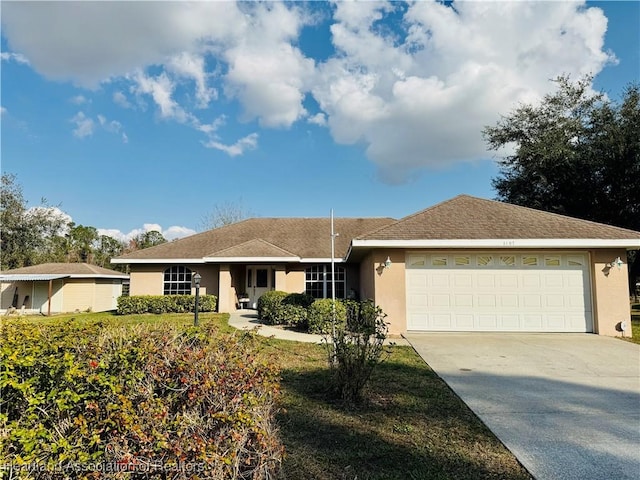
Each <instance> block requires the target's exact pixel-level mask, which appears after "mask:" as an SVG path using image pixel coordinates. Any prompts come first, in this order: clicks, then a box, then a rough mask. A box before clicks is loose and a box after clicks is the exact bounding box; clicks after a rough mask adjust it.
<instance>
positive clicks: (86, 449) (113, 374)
mask: <svg viewBox="0 0 640 480" xmlns="http://www.w3.org/2000/svg"><path fill="white" fill-rule="evenodd" d="M1 340H2V344H1V346H0V362H1V364H2V365H3V369H2V371H1V372H0V412H1V413H0V458H2V461H3V463H5V464H7V465H15V466H19V465H34V466H37V467H38V468H41V469H43V471H40V472H37V474H33V473H29V472H27V471H26V469H25V470H18V468H17V467H16V471H14V472H9V476H11V474H12V473H13V474H14V475H13V478H43V479H45V478H46V479H50V478H78V479H89V478H150V477H149V476H147V475H151V477H155V478H183V479H186V478H215V479H240V478H242V479H267V478H273V476H274V474H275V473H276V472H277V471H278V469H279V465H280V460H281V457H282V453H283V449H282V446H281V444H280V442H279V440H278V438H277V435H276V432H275V430H274V426H273V423H274V420H273V404H274V398H275V396H276V395H277V393H278V383H277V374H278V372H277V371H276V370H275V369H274V368H273V367H272V366H269V365H267V364H264V363H260V362H258V361H257V360H256V357H255V352H256V346H255V344H254V342H255V340H254V338H253V335H251V334H244V335H242V336H234V335H221V334H218V332H217V331H216V330H215V329H214V328H213V327H211V326H204V327H202V328H200V329H198V328H193V327H190V328H186V329H179V328H178V327H175V326H171V325H167V324H159V325H158V324H156V325H142V324H137V325H134V326H129V327H121V326H115V325H103V324H101V323H98V322H82V323H80V322H77V321H68V322H65V323H62V324H56V325H38V324H36V323H33V322H31V323H26V322H17V321H10V322H9V321H7V322H4V325H3V330H2V338H1ZM56 468H57V469H58V470H56ZM60 468H66V469H69V470H68V471H66V473H65V471H63V472H62V473H61V472H60V471H59V470H60ZM108 468H110V469H111V470H109V471H106V470H105V469H108ZM74 469H75V470H74ZM114 469H118V470H119V473H112V472H113V470H114ZM69 472H71V473H69ZM127 472H132V473H127ZM143 472H144V473H143ZM132 474H133V476H131V475H132ZM34 475H35V476H34Z"/></svg>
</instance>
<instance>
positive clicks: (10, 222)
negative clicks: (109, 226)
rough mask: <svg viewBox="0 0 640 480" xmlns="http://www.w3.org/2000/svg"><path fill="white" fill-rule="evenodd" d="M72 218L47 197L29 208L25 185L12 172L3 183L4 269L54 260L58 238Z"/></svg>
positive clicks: (0, 230) (0, 242)
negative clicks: (24, 193) (50, 202)
mask: <svg viewBox="0 0 640 480" xmlns="http://www.w3.org/2000/svg"><path fill="white" fill-rule="evenodd" d="M68 225H69V219H68V217H67V216H66V215H65V214H63V213H62V212H61V211H60V210H59V209H58V208H56V207H51V206H49V205H48V204H47V202H46V200H44V199H43V200H42V203H41V205H40V206H38V207H33V208H28V207H27V202H26V201H25V199H24V196H23V193H22V187H21V186H20V185H19V184H18V183H17V181H16V176H15V175H13V174H8V173H5V174H2V179H1V183H0V251H1V252H2V255H1V257H0V266H1V268H2V269H3V270H6V269H11V268H18V267H23V266H28V265H33V264H37V263H41V262H44V261H51V260H50V259H51V256H52V255H54V253H53V252H54V251H55V250H56V238H57V237H58V236H59V235H61V234H63V232H65V231H66V230H67V229H68Z"/></svg>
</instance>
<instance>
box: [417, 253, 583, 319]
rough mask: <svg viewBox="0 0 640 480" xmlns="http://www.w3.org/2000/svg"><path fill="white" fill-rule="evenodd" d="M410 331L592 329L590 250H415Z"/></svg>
mask: <svg viewBox="0 0 640 480" xmlns="http://www.w3.org/2000/svg"><path fill="white" fill-rule="evenodd" d="M406 262H407V263H406V267H407V269H406V287H407V330H414V331H416V330H427V331H505V332H506V331H513V332H591V331H592V330H593V321H592V312H591V301H590V286H589V270H588V256H587V254H583V253H575V254H574V253H549V252H534V253H528V252H518V253H514V252H497V253H496V252H486V253H475V252H474V253H455V254H446V253H438V252H429V253H408V254H407V258H406Z"/></svg>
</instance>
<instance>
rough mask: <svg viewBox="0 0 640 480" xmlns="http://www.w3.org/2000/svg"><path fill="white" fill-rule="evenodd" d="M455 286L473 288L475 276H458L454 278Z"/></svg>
mask: <svg viewBox="0 0 640 480" xmlns="http://www.w3.org/2000/svg"><path fill="white" fill-rule="evenodd" d="M453 284H454V285H455V286H456V287H457V288H471V286H472V285H473V276H472V275H471V274H470V273H465V274H456V275H455V276H454V277H453Z"/></svg>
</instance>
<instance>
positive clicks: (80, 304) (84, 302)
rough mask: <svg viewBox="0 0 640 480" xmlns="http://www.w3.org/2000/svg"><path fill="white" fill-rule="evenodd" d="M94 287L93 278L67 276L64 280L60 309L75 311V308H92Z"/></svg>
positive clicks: (83, 309)
mask: <svg viewBox="0 0 640 480" xmlns="http://www.w3.org/2000/svg"><path fill="white" fill-rule="evenodd" d="M94 287H95V283H94V280H93V279H86V280H85V279H79V278H78V279H75V278H69V279H67V280H65V286H64V297H63V302H62V311H64V312H75V311H76V310H77V311H79V312H84V311H86V310H88V309H92V310H93V307H94V305H93V300H94V294H95V288H94ZM95 311H98V310H95Z"/></svg>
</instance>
